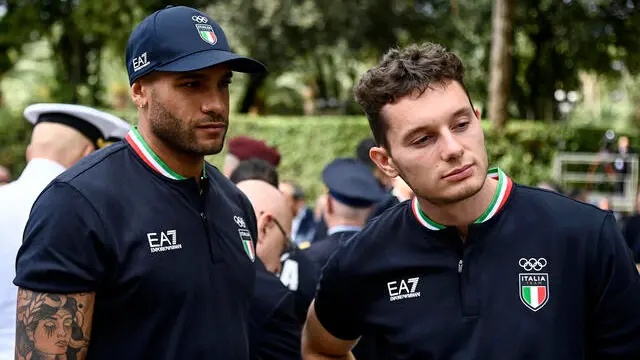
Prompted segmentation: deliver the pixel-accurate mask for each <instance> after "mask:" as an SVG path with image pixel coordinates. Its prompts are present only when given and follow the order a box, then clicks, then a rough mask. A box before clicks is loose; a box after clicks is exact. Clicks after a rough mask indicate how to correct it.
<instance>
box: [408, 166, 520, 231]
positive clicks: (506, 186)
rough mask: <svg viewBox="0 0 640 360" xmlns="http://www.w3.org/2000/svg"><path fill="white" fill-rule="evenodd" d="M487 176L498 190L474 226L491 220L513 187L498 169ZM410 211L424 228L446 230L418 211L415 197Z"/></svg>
mask: <svg viewBox="0 0 640 360" xmlns="http://www.w3.org/2000/svg"><path fill="white" fill-rule="evenodd" d="M487 176H488V177H489V178H490V179H492V180H497V181H498V188H497V191H496V193H495V194H494V195H493V199H491V203H490V204H489V207H488V208H487V209H486V210H485V211H484V213H482V215H480V217H479V218H478V219H477V220H476V221H474V222H473V223H474V224H480V223H483V222H486V221H487V220H489V219H491V218H493V217H494V216H495V215H496V214H497V213H498V211H500V209H502V207H503V206H504V204H505V203H506V202H507V199H508V198H509V195H510V194H511V188H512V187H513V181H512V180H511V179H510V178H509V177H508V176H507V175H506V174H505V173H504V172H503V171H502V170H501V169H499V168H492V169H490V170H489V172H488V175H487ZM411 209H412V212H413V215H414V216H415V217H416V219H417V220H418V222H419V223H420V224H421V225H422V226H424V227H425V228H427V229H429V230H434V231H437V230H442V229H444V228H446V226H444V225H442V224H438V223H437V222H435V221H433V220H431V219H429V217H427V215H426V214H425V213H423V212H422V209H420V203H418V199H417V198H416V197H414V198H413V200H412V202H411Z"/></svg>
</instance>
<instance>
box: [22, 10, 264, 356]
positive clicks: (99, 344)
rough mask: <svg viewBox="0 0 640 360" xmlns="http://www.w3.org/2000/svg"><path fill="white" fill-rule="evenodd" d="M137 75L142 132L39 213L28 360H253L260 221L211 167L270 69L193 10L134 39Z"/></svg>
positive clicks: (62, 180) (69, 180)
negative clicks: (245, 85)
mask: <svg viewBox="0 0 640 360" xmlns="http://www.w3.org/2000/svg"><path fill="white" fill-rule="evenodd" d="M126 64H127V70H128V74H129V81H130V84H131V95H132V100H133V102H134V103H135V104H136V106H137V107H138V118H139V119H138V120H139V121H138V126H137V127H136V128H133V129H132V130H131V131H130V132H129V133H128V135H127V136H126V139H125V140H126V141H123V142H120V143H118V144H114V145H111V146H109V147H108V148H107V149H105V150H104V151H101V152H98V153H95V154H92V155H90V156H88V157H86V158H85V159H84V160H83V161H81V162H80V163H78V164H77V165H76V166H75V167H74V168H72V169H70V170H68V171H67V172H65V173H64V174H63V175H61V176H60V177H58V178H57V179H56V180H55V181H53V182H52V183H51V184H50V185H49V186H48V187H47V188H46V189H45V190H44V191H43V192H42V194H41V195H40V197H39V199H38V200H37V201H36V203H35V204H34V206H33V210H32V211H31V216H30V218H29V222H28V223H27V226H26V229H25V233H24V243H23V245H22V247H21V249H20V252H19V254H18V258H17V264H16V269H17V271H16V278H15V280H14V283H15V284H16V285H18V286H19V287H20V290H19V295H18V311H17V320H18V321H17V323H18V324H17V327H18V329H17V334H16V336H17V341H16V352H17V354H18V356H19V357H20V358H26V359H28V358H44V357H56V356H61V357H62V356H66V357H72V358H76V359H84V358H87V359H112V358H113V357H114V356H117V357H118V358H119V359H123V360H125V359H240V360H242V359H248V358H249V347H248V339H247V333H248V329H247V323H248V316H249V315H248V314H249V302H250V299H251V296H252V292H253V285H254V281H255V269H254V266H253V265H254V264H253V260H254V259H255V250H254V240H255V239H256V221H255V215H254V213H253V210H252V207H251V204H250V203H249V201H248V200H247V198H246V197H245V196H244V195H243V194H242V193H241V192H240V191H239V190H238V189H237V188H236V187H235V186H234V185H233V184H232V183H231V182H230V181H229V180H228V179H227V178H226V177H224V176H223V175H222V174H221V173H220V172H219V171H218V170H217V169H216V168H215V167H213V166H211V165H209V164H207V163H206V162H205V161H204V157H205V156H206V155H210V154H217V153H219V152H220V151H221V149H222V146H223V143H224V137H225V134H226V131H227V126H228V124H229V83H230V82H231V77H232V75H233V73H232V72H233V71H242V72H262V71H265V68H264V66H263V65H262V64H261V63H260V62H258V61H256V60H253V59H250V58H246V57H243V56H240V55H237V54H234V53H233V52H231V50H230V47H229V43H228V42H227V38H226V36H225V34H224V32H223V31H222V29H221V28H220V27H219V26H218V25H217V24H216V23H215V21H214V20H213V19H211V18H210V17H209V16H207V15H206V14H204V13H202V12H200V11H198V10H195V9H192V8H188V7H183V6H179V7H168V8H165V9H162V10H159V11H157V12H155V13H153V14H151V15H150V16H148V17H147V18H145V19H144V20H143V21H142V22H141V23H140V24H139V25H138V26H137V27H136V28H135V29H134V30H133V32H132V33H131V36H130V38H129V41H128V44H127V49H126ZM61 209H64V210H63V211H60V210H61Z"/></svg>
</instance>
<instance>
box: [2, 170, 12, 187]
mask: <svg viewBox="0 0 640 360" xmlns="http://www.w3.org/2000/svg"><path fill="white" fill-rule="evenodd" d="M9 182H11V171H9V169H7V168H6V167H4V166H2V165H0V185H5V184H8V183H9Z"/></svg>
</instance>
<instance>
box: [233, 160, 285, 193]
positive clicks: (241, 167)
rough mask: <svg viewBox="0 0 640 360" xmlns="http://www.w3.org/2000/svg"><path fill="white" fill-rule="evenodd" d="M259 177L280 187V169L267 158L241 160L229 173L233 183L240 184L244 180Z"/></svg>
mask: <svg viewBox="0 0 640 360" xmlns="http://www.w3.org/2000/svg"><path fill="white" fill-rule="evenodd" d="M251 179H259V180H263V181H266V182H267V183H269V184H271V185H272V186H274V187H276V188H277V187H278V183H279V181H278V170H276V168H275V166H273V165H271V164H270V163H268V162H267V161H265V160H262V159H258V158H251V159H249V160H244V161H241V162H240V163H239V164H238V166H237V167H236V168H235V169H234V170H233V171H232V172H231V175H229V180H231V182H232V183H234V184H236V185H237V184H238V183H239V182H241V181H244V180H251Z"/></svg>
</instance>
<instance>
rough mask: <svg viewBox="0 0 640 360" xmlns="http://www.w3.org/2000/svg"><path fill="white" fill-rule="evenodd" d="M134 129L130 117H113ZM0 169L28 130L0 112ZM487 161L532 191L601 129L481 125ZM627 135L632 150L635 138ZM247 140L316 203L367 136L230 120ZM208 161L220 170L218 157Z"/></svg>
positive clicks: (351, 124) (594, 146) (334, 120)
mask: <svg viewBox="0 0 640 360" xmlns="http://www.w3.org/2000/svg"><path fill="white" fill-rule="evenodd" d="M116 114H117V115H119V116H121V117H122V118H124V119H126V120H127V121H129V122H131V123H133V124H135V123H136V121H137V115H136V114H135V113H131V112H127V113H116ZM0 116H1V118H0V165H5V166H9V167H10V168H11V170H12V171H13V173H14V176H17V175H18V174H19V173H20V172H21V171H22V169H23V168H24V151H25V148H26V144H27V143H28V139H29V135H30V126H29V124H28V123H27V122H26V121H24V119H23V118H22V117H21V116H19V115H16V114H9V113H7V112H6V111H4V112H3V111H2V110H0ZM483 127H484V129H485V140H486V144H487V151H488V154H489V161H490V163H491V164H492V165H498V166H500V167H502V169H503V170H505V171H506V172H507V174H509V175H510V176H511V177H513V178H514V179H515V180H516V181H518V182H520V183H522V184H528V185H535V184H537V183H539V182H540V181H543V180H548V179H550V175H551V166H552V162H553V157H554V155H555V153H556V152H557V151H558V150H563V151H575V152H595V151H597V150H598V149H599V147H600V145H601V140H602V138H603V135H604V132H605V131H606V130H607V129H606V128H595V127H589V128H584V127H582V128H576V127H570V126H568V125H564V124H557V123H546V122H540V121H538V122H533V121H518V120H511V121H510V122H509V123H508V124H507V126H506V127H505V128H504V129H500V130H498V131H496V130H494V129H492V128H491V125H490V123H489V122H488V121H483ZM622 134H624V135H628V136H629V137H630V139H631V144H632V146H635V147H636V148H637V145H638V136H637V135H638V134H637V133H636V132H630V131H620V132H618V133H617V135H622ZM237 135H249V136H253V137H256V138H259V139H263V140H265V141H266V142H267V143H268V144H269V145H271V146H275V147H277V148H278V150H279V151H280V152H281V154H282V160H281V164H280V167H279V172H280V178H281V179H282V180H284V179H292V180H295V181H297V182H299V183H300V184H301V185H302V187H303V188H304V189H305V190H306V191H307V192H308V195H309V198H310V199H315V198H316V197H317V196H318V195H319V194H320V193H321V191H322V185H321V180H320V174H321V172H322V168H323V167H324V166H325V165H326V164H327V163H329V162H330V161H331V160H332V159H334V158H336V157H339V156H347V157H353V156H355V149H356V146H357V144H358V142H359V141H360V140H361V139H363V138H365V137H369V136H371V133H370V130H369V126H368V124H367V121H366V119H365V118H364V117H358V116H350V117H340V116H326V117H302V118H292V117H276V116H267V117H251V116H244V115H237V114H234V115H232V116H231V125H230V128H229V132H228V135H227V140H228V139H230V138H231V137H234V136H237ZM225 151H226V147H225V150H223V152H222V153H221V154H219V155H215V156H210V157H208V158H207V160H208V161H209V162H211V163H212V164H214V165H216V166H218V167H221V165H222V161H223V156H222V155H223V154H224V153H225Z"/></svg>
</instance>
